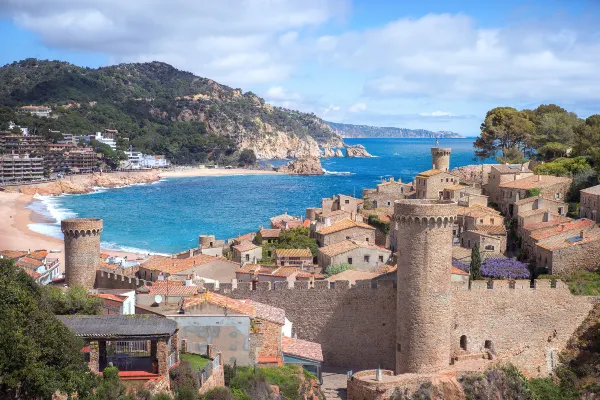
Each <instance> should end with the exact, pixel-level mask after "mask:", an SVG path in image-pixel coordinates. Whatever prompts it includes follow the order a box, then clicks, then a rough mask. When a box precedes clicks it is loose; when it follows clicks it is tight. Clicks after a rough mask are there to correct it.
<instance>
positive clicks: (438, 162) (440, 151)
mask: <svg viewBox="0 0 600 400" xmlns="http://www.w3.org/2000/svg"><path fill="white" fill-rule="evenodd" d="M451 152H452V149H450V148H441V147H432V148H431V158H432V160H433V165H432V166H431V169H437V170H440V171H445V172H447V171H448V170H449V169H450V153H451Z"/></svg>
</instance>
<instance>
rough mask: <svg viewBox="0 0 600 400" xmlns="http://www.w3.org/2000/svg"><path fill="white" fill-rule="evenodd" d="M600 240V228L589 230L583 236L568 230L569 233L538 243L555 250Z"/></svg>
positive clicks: (540, 245)
mask: <svg viewBox="0 0 600 400" xmlns="http://www.w3.org/2000/svg"><path fill="white" fill-rule="evenodd" d="M598 240H600V229H598V228H597V229H592V230H588V231H586V232H585V233H584V237H583V238H582V237H581V236H580V234H579V232H574V231H571V232H567V235H555V236H551V237H549V238H546V239H544V240H541V241H539V242H538V243H537V245H538V246H539V247H541V248H544V249H547V250H551V251H555V250H559V249H563V248H566V247H570V246H579V245H582V244H586V243H590V242H596V241H598Z"/></svg>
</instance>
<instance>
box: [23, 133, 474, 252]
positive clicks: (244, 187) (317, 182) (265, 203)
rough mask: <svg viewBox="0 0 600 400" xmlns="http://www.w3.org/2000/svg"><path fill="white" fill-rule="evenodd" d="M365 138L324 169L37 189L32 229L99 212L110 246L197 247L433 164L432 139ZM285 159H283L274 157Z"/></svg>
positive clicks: (463, 144)
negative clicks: (59, 191) (75, 190)
mask: <svg viewBox="0 0 600 400" xmlns="http://www.w3.org/2000/svg"><path fill="white" fill-rule="evenodd" d="M344 142H345V143H347V144H349V145H355V144H362V145H363V146H365V148H366V150H367V151H368V152H369V153H370V154H372V155H373V156H374V157H373V158H328V159H322V160H321V163H322V165H323V168H324V169H325V171H326V174H325V175H321V176H289V175H237V176H215V177H187V178H166V179H164V178H163V179H161V180H160V181H158V182H154V183H152V184H141V185H133V186H127V187H122V188H115V189H104V188H97V190H96V191H95V192H93V193H90V194H83V195H62V196H36V200H38V201H35V202H33V203H31V204H30V205H29V206H28V208H30V209H31V210H33V211H34V212H36V213H38V214H41V215H43V216H45V217H46V218H47V219H48V220H49V221H50V222H49V223H36V224H30V226H29V227H30V229H32V230H34V231H36V232H39V233H43V234H46V235H50V236H53V237H57V238H60V239H62V233H61V231H60V221H61V220H62V219H65V218H74V217H81V218H92V217H93V218H102V219H103V220H104V230H103V232H102V246H103V248H106V249H112V250H121V251H131V252H143V253H146V252H149V253H162V254H169V253H175V252H179V251H184V250H187V249H189V248H193V247H196V246H197V241H198V235H201V234H212V235H215V236H216V237H217V238H218V239H228V238H232V237H236V236H238V235H240V234H244V233H247V232H250V231H256V230H258V229H259V227H260V226H261V225H262V226H265V227H268V225H269V218H270V217H272V216H275V215H279V214H282V213H284V212H287V213H288V214H291V215H298V216H304V214H305V209H306V208H308V207H319V206H320V202H321V199H322V198H325V197H331V196H333V195H336V194H346V195H352V196H357V197H362V191H363V189H366V188H374V187H375V186H376V185H377V184H378V183H380V182H381V181H382V180H383V179H389V178H390V177H394V178H396V179H398V178H400V179H402V181H403V182H409V181H412V180H413V179H414V177H415V176H416V175H417V174H418V173H419V172H421V171H424V170H428V169H431V153H430V148H431V147H434V146H435V140H434V139H414V138H406V139H404V138H398V139H390V138H385V139H380V138H360V139H344ZM439 146H440V147H450V148H452V156H451V161H450V166H451V168H455V167H460V166H465V165H471V164H480V163H482V162H481V161H479V160H474V149H473V138H465V139H444V140H441V141H440V143H439ZM276 163H277V164H281V163H282V162H281V160H278V161H277V162H276Z"/></svg>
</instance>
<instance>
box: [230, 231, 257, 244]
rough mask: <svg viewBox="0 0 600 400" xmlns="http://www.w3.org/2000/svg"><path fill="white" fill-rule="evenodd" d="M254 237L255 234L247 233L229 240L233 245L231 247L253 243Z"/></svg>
mask: <svg viewBox="0 0 600 400" xmlns="http://www.w3.org/2000/svg"><path fill="white" fill-rule="evenodd" d="M254 237H256V232H248V233H246V234H244V235H240V236H238V237H236V238H233V239H231V242H232V243H233V245H237V244H242V243H244V242H251V241H253V240H254Z"/></svg>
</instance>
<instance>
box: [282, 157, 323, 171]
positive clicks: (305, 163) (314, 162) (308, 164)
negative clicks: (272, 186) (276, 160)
mask: <svg viewBox="0 0 600 400" xmlns="http://www.w3.org/2000/svg"><path fill="white" fill-rule="evenodd" d="M277 171H278V172H283V173H286V174H289V175H323V174H324V173H325V171H324V170H323V167H321V161H320V160H319V159H318V158H317V157H304V158H300V159H297V160H294V161H290V162H289V163H287V164H285V165H282V166H281V167H279V168H277Z"/></svg>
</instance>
